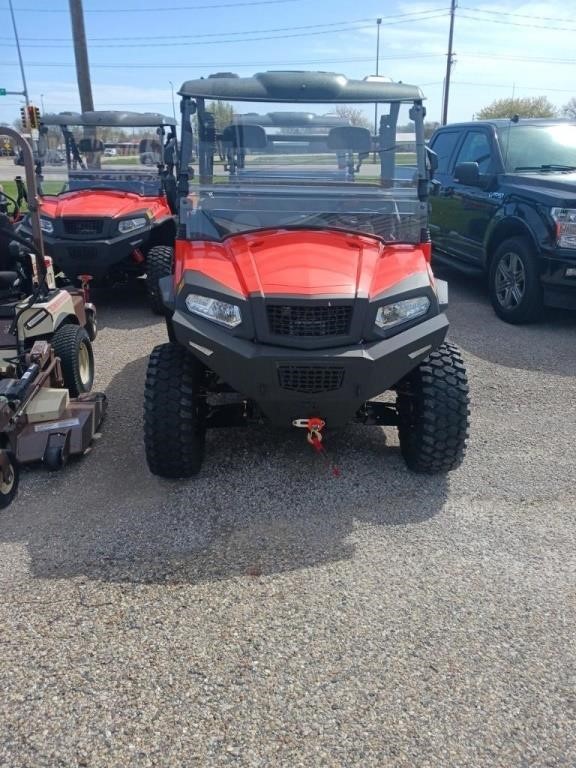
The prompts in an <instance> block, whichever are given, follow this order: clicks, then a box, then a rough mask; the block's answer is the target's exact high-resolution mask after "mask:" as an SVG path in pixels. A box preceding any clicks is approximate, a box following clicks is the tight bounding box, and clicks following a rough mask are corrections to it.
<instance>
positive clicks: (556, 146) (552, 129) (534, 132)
mask: <svg viewBox="0 0 576 768" xmlns="http://www.w3.org/2000/svg"><path fill="white" fill-rule="evenodd" d="M498 135H499V139H500V146H501V147H502V154H503V156H504V157H503V159H504V167H505V168H506V170H507V171H508V172H509V173H514V172H515V171H516V172H523V171H525V172H527V173H528V172H530V171H542V172H550V171H560V172H561V171H574V170H576V124H574V123H561V124H556V125H510V126H509V127H508V126H507V127H506V128H498Z"/></svg>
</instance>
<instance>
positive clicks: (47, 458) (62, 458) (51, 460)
mask: <svg viewBox="0 0 576 768" xmlns="http://www.w3.org/2000/svg"><path fill="white" fill-rule="evenodd" d="M42 461H43V462H44V466H45V467H46V469H48V470H50V472H57V471H58V470H59V469H62V468H63V467H64V466H65V464H66V455H65V453H64V449H63V448H62V446H61V445H53V446H51V447H50V448H46V451H45V452H44V457H43V459H42Z"/></svg>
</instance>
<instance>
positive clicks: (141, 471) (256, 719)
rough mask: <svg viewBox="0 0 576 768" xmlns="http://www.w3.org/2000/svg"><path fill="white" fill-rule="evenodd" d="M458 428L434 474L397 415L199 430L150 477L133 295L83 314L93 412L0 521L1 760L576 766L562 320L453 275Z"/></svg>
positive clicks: (575, 369)
mask: <svg viewBox="0 0 576 768" xmlns="http://www.w3.org/2000/svg"><path fill="white" fill-rule="evenodd" d="M449 314H450V319H451V322H452V331H451V336H452V339H453V340H454V341H456V342H457V343H459V344H460V345H461V347H462V349H463V352H464V354H465V358H466V362H467V365H468V369H469V376H470V381H471V391H472V434H471V441H470V447H469V452H468V455H467V458H466V460H465V463H464V465H463V466H462V468H461V469H459V470H458V471H457V472H455V473H453V474H452V475H450V476H448V478H447V479H443V478H438V477H432V478H428V477H422V476H416V475H411V474H409V473H408V472H407V471H406V469H405V467H404V464H403V462H402V460H401V457H400V455H399V451H398V447H397V440H396V437H395V435H394V433H393V432H392V430H385V431H383V430H380V429H377V428H361V427H354V428H350V429H348V430H346V431H345V432H342V433H341V434H338V435H334V436H332V437H330V438H329V442H328V446H329V451H330V456H331V459H332V460H333V461H334V462H335V463H337V464H338V466H339V467H340V469H341V476H340V477H334V476H333V475H332V474H331V473H330V471H329V470H328V468H327V466H326V465H325V464H324V463H323V462H322V461H320V460H318V459H317V458H316V457H315V456H314V455H313V454H312V452H311V451H310V450H309V449H308V448H307V446H306V445H305V442H304V439H303V436H302V435H301V434H294V433H290V432H288V433H282V432H277V431H273V430H269V429H264V428H263V429H250V430H247V431H240V430H223V431H214V432H213V433H209V436H208V449H207V457H206V463H205V466H204V468H203V470H202V472H201V474H200V476H199V477H198V478H197V479H196V480H192V481H187V482H168V481H164V480H160V479H158V478H155V477H153V476H152V475H150V474H149V473H148V470H147V468H146V465H145V462H144V455H143V448H142V438H141V411H142V388H143V378H144V371H145V366H146V358H147V354H148V353H149V351H150V350H151V348H152V346H153V345H154V344H156V343H158V342H161V341H164V340H165V331H164V327H163V325H162V323H160V322H158V321H157V319H156V318H154V317H153V316H152V315H151V314H150V313H149V311H148V309H147V308H146V307H145V300H144V296H143V294H142V295H140V296H134V297H132V298H131V297H130V296H129V295H128V294H127V293H126V291H124V292H122V291H117V292H116V293H115V294H113V295H112V296H111V298H110V300H109V302H108V304H107V305H105V306H102V308H101V311H100V319H101V331H100V335H99V337H98V340H97V341H96V345H95V347H96V353H97V368H98V381H97V385H98V387H99V388H100V389H102V390H104V391H106V392H107V394H108V396H109V401H110V405H109V415H108V418H107V420H106V422H105V424H104V427H103V432H102V438H101V440H99V442H98V443H97V444H96V446H95V448H94V450H93V452H92V453H91V454H90V455H89V456H87V457H86V458H84V459H83V460H82V461H80V462H77V463H75V464H74V465H73V466H71V467H69V468H68V469H67V471H66V472H65V473H63V474H61V475H58V474H47V473H45V472H43V471H41V470H39V469H34V470H31V471H29V472H26V473H25V474H24V476H23V482H22V488H21V491H20V495H19V498H18V499H17V501H16V502H15V503H14V505H13V506H12V507H11V508H10V509H8V510H7V511H5V512H3V513H2V515H1V516H0V584H1V587H2V600H1V601H0V679H1V680H2V689H3V690H2V696H1V697H0V723H1V724H2V725H1V726H0V765H6V766H12V767H14V768H16V767H17V766H35V767H37V766H57V765H58V766H90V767H92V766H118V765H125V766H154V765H211V766H212V765H249V766H252V765H253V766H268V765H287V766H300V765H302V766H312V765H314V766H316V765H326V766H344V765H346V766H350V765H355V766H356V765H357V766H385V765H394V766H406V767H408V766H410V767H411V768H412V767H413V766H425V765H442V766H464V765H466V766H486V765H501V766H531V767H532V766H571V765H574V763H575V762H576V737H575V736H574V734H575V733H576V728H575V727H574V726H575V723H574V703H575V702H574V682H575V672H576V670H575V653H574V619H575V604H574V583H575V576H576V568H575V556H574V552H575V544H576V541H575V538H576V537H575V526H576V522H575V520H576V516H575V512H576V500H575V496H574V435H575V432H576V409H575V408H574V402H575V398H576V378H575V375H576V354H575V353H574V349H575V348H576V317H575V316H573V315H569V314H564V313H551V314H549V315H548V316H547V319H546V320H545V321H544V322H542V323H541V324H539V325H536V326H525V327H511V326H507V325H505V324H503V323H502V322H501V321H499V320H498V319H497V318H496V317H495V316H494V315H493V313H492V310H491V308H490V307H489V304H488V301H487V299H486V298H485V296H484V294H483V292H482V290H481V288H480V287H479V286H477V285H475V284H474V283H473V282H469V281H467V280H464V279H461V278H453V279H452V280H451V309H450V313H449Z"/></svg>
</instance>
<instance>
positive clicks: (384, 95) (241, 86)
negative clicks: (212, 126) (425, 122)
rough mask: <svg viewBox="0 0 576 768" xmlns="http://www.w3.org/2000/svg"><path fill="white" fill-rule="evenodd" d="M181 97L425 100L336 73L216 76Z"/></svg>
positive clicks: (399, 86)
mask: <svg viewBox="0 0 576 768" xmlns="http://www.w3.org/2000/svg"><path fill="white" fill-rule="evenodd" d="M179 93H180V95H181V96H194V97H198V98H207V99H230V100H233V101H276V102H292V103H298V102H303V103H312V102H327V103H331V104H338V103H342V104H351V103H356V104H364V103H372V104H373V103H374V102H377V101H383V102H390V101H397V102H413V101H420V100H422V99H423V98H424V95H423V93H422V91H421V90H420V88H418V87H417V86H415V85H406V84H404V83H394V82H391V81H390V80H388V79H387V78H383V77H381V78H374V77H369V78H365V79H364V80H349V79H348V78H347V77H345V76H344V75H339V74H336V73H334V72H285V71H279V72H258V73H257V74H255V75H254V76H253V77H238V76H237V75H233V74H231V73H224V74H221V75H220V74H216V75H210V76H209V77H207V78H201V79H200V80H187V81H186V82H185V83H183V84H182V87H181V88H180V91H179Z"/></svg>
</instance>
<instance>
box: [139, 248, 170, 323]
mask: <svg viewBox="0 0 576 768" xmlns="http://www.w3.org/2000/svg"><path fill="white" fill-rule="evenodd" d="M173 268H174V249H173V248H171V247H170V246H168V245H155V246H154V247H153V248H150V250H149V251H148V255H147V256H146V288H147V289H148V298H149V300H150V306H151V308H152V311H153V312H154V314H155V315H164V314H166V307H165V306H164V303H163V302H162V294H161V293H160V284H159V283H160V280H161V279H162V278H163V277H167V276H169V275H171V274H172V271H173Z"/></svg>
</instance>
